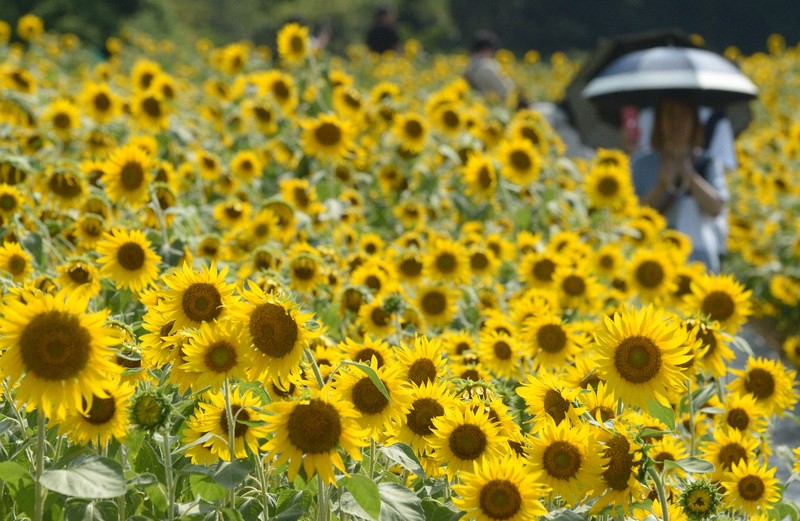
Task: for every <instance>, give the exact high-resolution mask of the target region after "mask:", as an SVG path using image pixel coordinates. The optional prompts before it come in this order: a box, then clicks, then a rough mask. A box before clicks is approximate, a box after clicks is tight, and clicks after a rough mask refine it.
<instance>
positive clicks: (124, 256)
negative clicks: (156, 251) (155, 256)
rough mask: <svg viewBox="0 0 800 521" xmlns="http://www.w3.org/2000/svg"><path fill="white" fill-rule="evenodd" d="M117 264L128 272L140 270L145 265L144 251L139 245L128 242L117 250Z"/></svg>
mask: <svg viewBox="0 0 800 521" xmlns="http://www.w3.org/2000/svg"><path fill="white" fill-rule="evenodd" d="M117 262H118V263H119V265H120V266H122V267H123V268H124V269H126V270H128V271H137V270H140V269H142V266H144V263H145V253H144V249H143V248H142V246H141V245H140V244H138V243H135V242H126V243H125V244H123V245H122V246H120V247H119V249H118V250H117Z"/></svg>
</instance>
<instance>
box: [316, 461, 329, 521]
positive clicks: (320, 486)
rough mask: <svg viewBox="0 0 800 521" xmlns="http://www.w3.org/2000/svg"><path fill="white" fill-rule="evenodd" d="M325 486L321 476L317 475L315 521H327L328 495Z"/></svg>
mask: <svg viewBox="0 0 800 521" xmlns="http://www.w3.org/2000/svg"><path fill="white" fill-rule="evenodd" d="M326 489H327V486H326V485H325V482H324V481H322V476H320V475H319V473H317V521H328V517H329V516H328V514H329V513H330V512H329V508H328V495H327V494H326V492H327V490H326Z"/></svg>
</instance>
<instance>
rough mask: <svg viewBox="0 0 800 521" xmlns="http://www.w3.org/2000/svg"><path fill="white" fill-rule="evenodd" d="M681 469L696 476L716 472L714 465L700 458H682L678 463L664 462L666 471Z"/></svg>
mask: <svg viewBox="0 0 800 521" xmlns="http://www.w3.org/2000/svg"><path fill="white" fill-rule="evenodd" d="M674 468H680V469H683V470H685V471H686V472H690V473H694V474H706V473H709V472H714V464H713V463H711V462H710V461H706V460H703V459H700V458H682V459H679V460H678V461H670V460H665V461H664V470H670V469H674Z"/></svg>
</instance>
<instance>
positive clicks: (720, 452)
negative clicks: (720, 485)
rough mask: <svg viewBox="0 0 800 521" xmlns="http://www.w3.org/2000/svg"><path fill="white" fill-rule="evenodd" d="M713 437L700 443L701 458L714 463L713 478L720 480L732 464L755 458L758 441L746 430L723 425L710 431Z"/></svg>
mask: <svg viewBox="0 0 800 521" xmlns="http://www.w3.org/2000/svg"><path fill="white" fill-rule="evenodd" d="M712 437H713V439H710V440H708V441H705V442H703V443H701V444H700V451H701V453H702V455H703V459H705V460H706V461H710V462H711V463H713V464H714V478H715V479H716V480H718V481H719V480H722V479H724V477H725V474H726V473H727V472H729V471H730V470H731V469H732V468H733V466H734V465H736V464H738V463H739V462H741V461H744V462H748V461H750V460H755V459H757V458H756V457H755V454H756V451H757V450H758V448H759V445H760V442H759V440H758V439H757V438H755V437H754V436H751V435H750V434H749V433H747V432H746V431H741V430H738V429H734V428H733V427H723V428H720V429H714V430H713V431H712Z"/></svg>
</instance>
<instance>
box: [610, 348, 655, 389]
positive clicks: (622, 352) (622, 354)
mask: <svg viewBox="0 0 800 521" xmlns="http://www.w3.org/2000/svg"><path fill="white" fill-rule="evenodd" d="M614 366H615V367H616V369H617V371H618V372H619V374H620V376H621V377H622V378H623V379H624V380H626V381H628V382H631V383H634V384H640V383H644V382H648V381H650V380H651V379H652V378H654V377H655V376H656V375H657V374H658V372H659V370H660V369H661V350H660V349H659V348H658V346H657V345H656V344H655V343H654V342H653V341H652V340H651V339H650V338H648V337H645V336H632V337H628V338H626V339H624V340H623V341H622V342H620V344H619V345H618V346H617V348H616V350H615V351H614Z"/></svg>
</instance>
